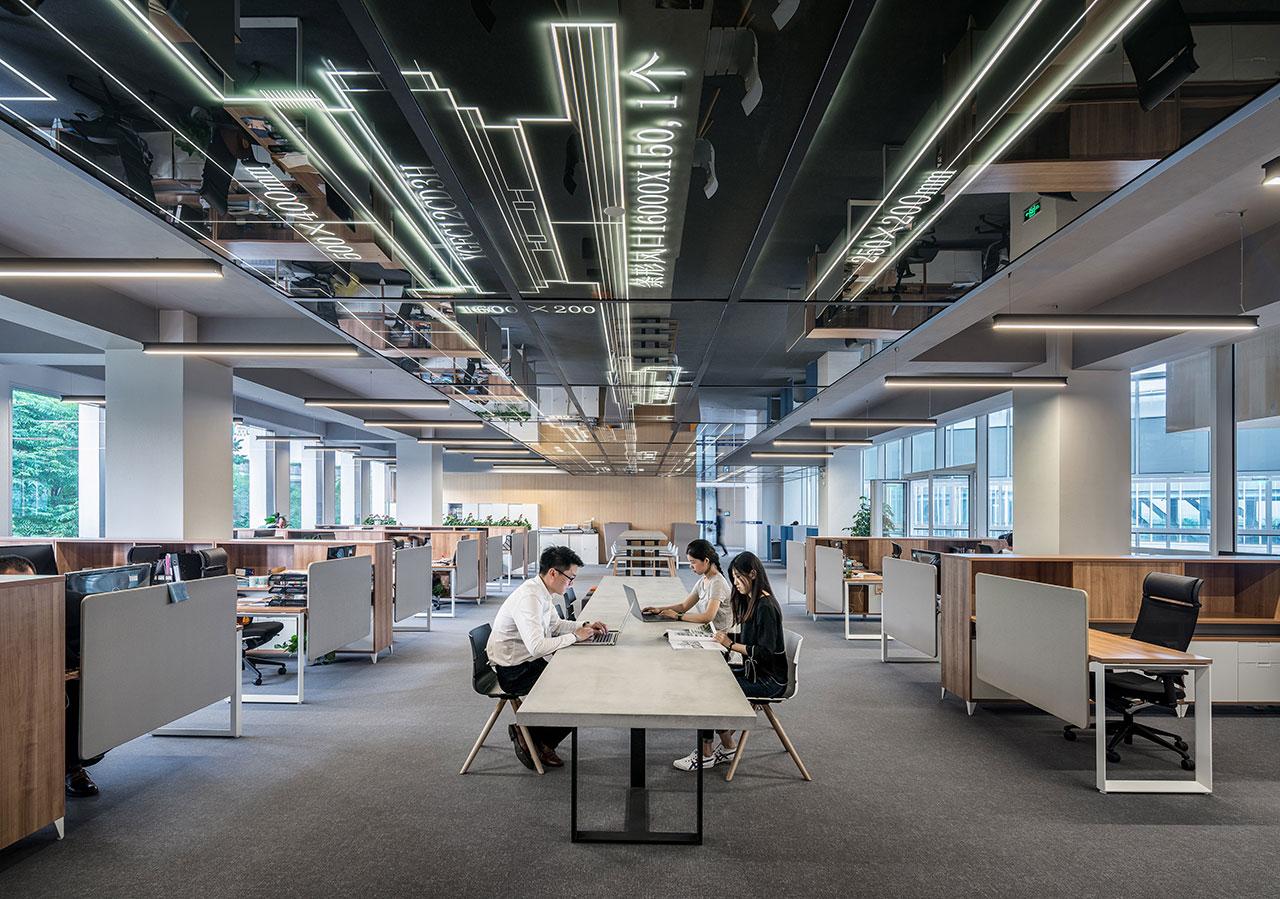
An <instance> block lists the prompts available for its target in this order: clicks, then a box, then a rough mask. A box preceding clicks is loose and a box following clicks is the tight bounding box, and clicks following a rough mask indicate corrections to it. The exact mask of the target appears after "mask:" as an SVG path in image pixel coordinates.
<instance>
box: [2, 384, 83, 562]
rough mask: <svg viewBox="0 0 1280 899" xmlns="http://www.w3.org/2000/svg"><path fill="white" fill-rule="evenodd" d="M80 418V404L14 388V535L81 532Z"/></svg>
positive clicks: (73, 535) (66, 535) (71, 534)
mask: <svg viewBox="0 0 1280 899" xmlns="http://www.w3.org/2000/svg"><path fill="white" fill-rule="evenodd" d="M79 420H80V411H79V407H78V406H77V405H75V404H74V403H64V402H62V401H61V400H58V399H55V398H53V397H51V396H45V395H43V394H39V393H30V392H28V391H26V390H15V391H13V533H14V534H16V535H18V536H23V537H30V536H49V537H75V536H77V535H78V534H79V531H80V460H79V452H78V451H79V444H80V432H79Z"/></svg>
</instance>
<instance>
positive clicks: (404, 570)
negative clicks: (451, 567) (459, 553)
mask: <svg viewBox="0 0 1280 899" xmlns="http://www.w3.org/2000/svg"><path fill="white" fill-rule="evenodd" d="M395 563H396V566H395V567H396V620H397V621H403V620H404V619H406V618H409V617H411V616H413V615H417V614H418V613H419V612H426V611H429V610H430V609H431V544H430V543H428V544H427V545H426V546H407V547H405V548H404V549H398V550H396V552H395Z"/></svg>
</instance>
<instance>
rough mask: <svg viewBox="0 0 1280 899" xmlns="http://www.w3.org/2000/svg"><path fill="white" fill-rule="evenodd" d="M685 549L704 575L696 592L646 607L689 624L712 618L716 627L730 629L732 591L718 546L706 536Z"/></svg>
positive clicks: (703, 622) (650, 610)
mask: <svg viewBox="0 0 1280 899" xmlns="http://www.w3.org/2000/svg"><path fill="white" fill-rule="evenodd" d="M684 553H685V556H686V558H688V560H689V565H690V567H692V568H693V573H694V574H698V575H701V577H700V578H699V579H698V583H697V584H696V585H694V588H693V592H692V593H690V594H689V595H688V596H686V597H685V598H684V601H683V602H678V603H675V604H674V605H670V606H656V607H650V608H647V609H645V610H644V611H645V612H646V613H648V614H657V615H661V616H662V617H663V618H670V619H672V620H673V621H687V622H689V623H690V624H706V623H707V622H708V621H710V622H712V623H713V625H714V626H715V629H716V630H717V631H724V630H728V629H729V628H730V627H731V626H732V625H733V609H731V608H730V606H729V597H730V595H731V594H732V592H733V591H732V589H731V588H730V587H729V582H728V581H727V580H726V579H725V576H724V574H723V573H722V572H721V571H720V556H718V555H717V554H716V550H715V547H714V546H712V545H711V544H710V543H708V542H707V541H706V540H695V541H693V542H692V543H690V544H689V546H688V548H687V549H685V551H684Z"/></svg>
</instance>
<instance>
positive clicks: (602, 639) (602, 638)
mask: <svg viewBox="0 0 1280 899" xmlns="http://www.w3.org/2000/svg"><path fill="white" fill-rule="evenodd" d="M617 633H618V632H617V631H609V632H608V633H607V634H596V635H595V636H594V637H592V638H591V639H590V640H583V641H582V642H583V643H612V642H613V641H614V640H616V639H617V637H616V636H615V635H616V634H617Z"/></svg>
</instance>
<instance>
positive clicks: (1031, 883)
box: [0, 569, 1280, 897]
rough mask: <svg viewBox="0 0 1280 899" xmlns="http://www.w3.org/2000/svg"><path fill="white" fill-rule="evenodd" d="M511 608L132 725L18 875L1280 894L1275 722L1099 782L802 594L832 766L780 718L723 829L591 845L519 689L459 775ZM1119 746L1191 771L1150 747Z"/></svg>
mask: <svg viewBox="0 0 1280 899" xmlns="http://www.w3.org/2000/svg"><path fill="white" fill-rule="evenodd" d="M599 574H600V570H599V569H596V570H595V571H591V572H587V573H584V575H583V577H582V578H581V579H580V580H579V582H578V586H579V588H580V589H579V593H582V592H584V588H585V587H586V586H589V585H590V583H591V582H593V581H594V579H595V578H597V577H598V576H599ZM682 576H683V577H684V578H685V579H686V580H688V579H689V577H690V575H689V574H688V572H687V570H682ZM777 576H778V577H779V578H780V577H781V572H778V574H777ZM495 609H496V604H495V603H492V602H486V603H485V605H483V606H481V607H478V608H477V607H475V606H473V605H460V606H459V618H458V619H456V620H453V621H442V620H437V621H436V623H435V629H434V630H433V631H432V632H431V633H421V634H405V635H402V636H398V637H397V640H396V651H395V654H394V655H393V656H391V657H386V656H384V658H383V660H382V661H381V662H379V663H378V664H377V665H372V664H370V663H369V662H368V661H367V660H356V659H352V660H350V661H342V662H338V663H335V664H331V665H325V666H318V667H314V668H312V669H309V670H308V673H307V700H308V701H307V703H306V704H305V705H303V706H301V707H295V706H260V705H258V706H246V707H245V737H244V738H243V739H241V740H236V741H229V740H191V739H162V738H153V737H145V738H142V739H139V740H135V741H133V742H131V743H129V744H128V745H126V746H122V747H119V748H117V749H115V750H113V751H112V752H111V753H110V754H109V755H108V756H107V758H106V759H105V760H104V761H103V762H102V763H101V764H99V765H98V766H97V767H96V768H95V769H94V772H93V773H94V776H95V778H96V779H97V780H98V783H99V784H100V786H101V788H102V795H101V796H99V797H97V798H96V799H90V800H78V801H69V803H68V810H67V837H66V839H65V840H63V841H61V842H59V841H56V840H55V839H54V837H53V833H52V829H49V830H47V831H44V832H42V833H40V834H37V835H35V836H33V837H30V838H28V839H26V840H23V841H21V842H20V843H18V844H15V845H14V846H12V847H10V848H8V849H7V850H0V896H3V897H28V896H31V897H35V896H50V897H54V896H56V897H75V896H98V897H101V896H111V897H115V896H122V897H124V896H127V897H149V896H157V897H159V896H165V897H170V896H196V895H199V896H203V897H221V896H248V895H254V896H269V897H291V896H331V895H367V896H384V895H387V896H389V895H433V894H447V895H459V896H492V895H510V896H534V895H555V896H600V895H607V896H632V895H634V896H694V895H697V896H709V895H726V896H729V895H744V894H745V895H755V896H760V895H765V896H768V895H782V896H828V895H830V896H835V895H849V894H855V895H867V896H882V895H894V896H947V897H955V896H1032V895H1035V896H1094V895H1097V896H1102V895H1108V896H1110V895H1126V896H1135V897H1146V896H1151V897H1156V896H1161V897H1168V896H1181V895H1208V896H1275V895H1277V894H1278V893H1280V884H1278V878H1277V876H1276V874H1275V870H1276V865H1275V860H1274V853H1275V851H1276V846H1277V842H1278V841H1280V748H1278V747H1280V740H1278V739H1277V738H1278V737H1280V719H1278V718H1276V717H1272V716H1269V715H1255V714H1247V713H1230V712H1226V711H1223V712H1221V713H1220V714H1218V715H1215V717H1214V731H1215V736H1216V739H1215V741H1214V745H1215V762H1216V764H1215V780H1216V792H1215V794H1214V795H1213V796H1211V797H1193V796H1103V795H1101V794H1099V793H1097V792H1096V791H1095V790H1094V788H1093V743H1092V738H1091V737H1090V738H1085V739H1082V740H1081V741H1078V742H1076V743H1067V742H1065V741H1064V740H1063V739H1062V738H1061V736H1060V733H1061V726H1060V723H1058V722H1057V721H1056V720H1055V719H1053V718H1050V717H1048V716H1046V715H1041V714H1035V713H1032V712H1030V711H1029V710H1027V709H1026V708H1023V707H1002V708H1001V707H994V706H993V707H980V708H979V710H978V712H977V714H976V715H975V716H974V717H972V718H970V717H968V716H967V715H966V714H965V711H964V706H963V704H962V703H960V702H958V701H956V700H954V699H952V700H948V701H944V702H939V700H938V686H937V678H938V675H937V668H936V667H935V666H932V665H899V666H888V665H882V664H881V663H880V662H879V660H878V648H877V647H876V645H875V644H872V643H862V644H859V643H849V642H846V641H844V640H843V639H841V637H842V626H841V624H840V623H839V622H838V621H836V620H823V621H819V622H817V623H814V622H812V621H810V619H809V618H808V617H807V616H805V615H804V614H803V610H802V608H801V607H800V606H790V607H788V608H787V610H786V611H787V621H788V626H789V627H792V628H794V629H796V630H798V631H800V632H801V633H802V634H804V636H805V643H804V650H803V655H802V659H801V669H800V672H801V686H800V693H799V695H798V696H797V697H796V698H794V699H793V700H791V701H789V702H787V703H785V704H784V705H783V706H781V707H780V708H779V714H780V718H781V719H782V720H783V722H784V724H785V726H786V727H787V729H788V732H789V733H790V735H791V737H792V739H793V740H794V741H795V743H796V745H797V747H798V749H799V751H800V753H801V754H802V756H803V757H804V759H805V761H806V763H807V765H808V767H809V769H810V770H811V771H812V773H813V775H814V781H813V782H812V783H804V782H803V781H801V780H800V778H799V777H798V776H797V772H796V769H795V767H794V766H793V765H792V763H791V761H790V759H789V758H788V757H787V756H786V755H785V753H784V752H783V751H782V749H781V746H780V745H779V743H778V741H777V739H776V738H775V737H774V736H773V734H772V733H771V732H770V731H769V730H767V728H766V729H762V730H759V731H756V732H755V733H753V735H752V739H751V742H750V744H749V751H748V753H747V754H746V755H745V756H744V760H743V762H742V765H741V767H740V769H739V772H738V776H737V777H736V778H735V780H734V782H733V783H731V784H726V783H724V781H723V779H722V778H721V777H720V776H718V775H719V773H720V772H719V771H718V770H717V771H715V772H711V773H709V775H708V779H707V796H706V827H707V839H706V843H705V845H703V846H702V847H654V846H600V845H573V844H571V843H570V842H569V839H568V828H569V783H568V780H569V778H568V772H567V769H566V770H561V771H551V772H548V774H547V775H546V776H545V777H541V778H539V777H537V776H535V775H533V774H532V773H530V772H527V771H526V770H525V769H524V768H523V767H521V766H520V764H519V763H518V762H517V760H516V759H515V757H514V755H513V753H512V751H511V747H510V743H509V742H508V740H507V738H506V734H505V724H506V722H508V721H510V720H511V718H510V717H509V713H508V714H507V715H504V718H503V722H502V725H500V727H499V728H497V729H495V732H494V734H493V735H492V736H491V737H490V741H489V744H488V745H487V747H486V748H485V749H484V750H483V751H482V752H481V753H480V755H479V757H478V759H477V760H476V763H475V766H474V768H473V773H472V774H470V775H468V776H466V777H459V776H458V773H457V772H458V768H459V766H460V765H461V763H462V760H463V758H464V757H465V755H466V753H467V751H468V749H469V748H470V745H471V743H472V741H473V740H474V739H475V736H476V735H477V734H478V732H479V730H480V727H481V725H482V724H483V723H484V720H485V718H486V716H487V715H488V714H489V712H490V710H491V705H490V704H489V703H488V702H487V701H486V700H484V699H482V698H481V697H479V696H476V695H475V694H474V693H473V692H472V691H471V687H470V656H469V651H468V649H467V643H466V637H465V635H466V632H467V630H468V629H469V628H470V627H473V626H474V625H476V624H478V623H481V622H483V621H486V620H489V619H490V618H491V617H492V615H493V613H494V611H495ZM867 629H870V627H869V626H868V627H867ZM1165 720H1166V721H1168V720H1171V719H1165ZM1191 724H1192V722H1190V721H1189V720H1188V721H1186V722H1178V723H1177V725H1176V726H1175V727H1172V728H1171V729H1178V730H1182V731H1184V732H1186V733H1188V735H1189V733H1190V729H1191ZM690 737H691V735H684V734H672V733H653V734H651V735H650V738H649V758H650V762H649V767H648V774H649V784H650V787H651V788H652V790H653V793H654V799H653V817H654V823H655V825H657V826H662V827H669V828H672V829H683V828H685V827H688V826H691V824H692V819H693V793H692V788H693V780H692V778H691V776H690V775H688V774H684V773H681V772H678V771H675V770H674V769H672V768H671V766H670V762H671V760H672V759H673V758H675V757H676V756H678V755H682V754H684V753H685V752H686V751H687V750H688V749H689V748H691V747H690V746H689V745H686V744H688V743H690ZM627 746H628V744H627V738H626V735H625V734H623V733H615V732H610V731H598V730H592V731H584V732H583V733H582V736H581V738H580V750H581V753H582V758H583V762H582V768H581V775H582V778H583V781H582V784H583V791H582V795H581V800H582V804H583V805H582V808H583V822H582V824H583V826H587V827H593V826H594V827H614V826H617V825H619V824H620V823H621V814H622V795H623V789H624V787H625V784H626V777H627ZM562 748H563V750H564V754H565V755H566V756H567V754H568V743H567V742H566V744H565V745H564V746H563V747H562ZM1123 766H1124V768H1125V770H1126V771H1127V772H1134V773H1136V772H1143V773H1148V774H1161V775H1164V774H1170V773H1180V772H1178V769H1177V767H1176V765H1172V764H1170V763H1169V757H1168V756H1163V755H1159V754H1157V753H1155V752H1147V751H1144V750H1141V749H1138V748H1136V747H1135V748H1134V749H1133V750H1132V751H1128V752H1126V754H1125V760H1124V762H1123Z"/></svg>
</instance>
